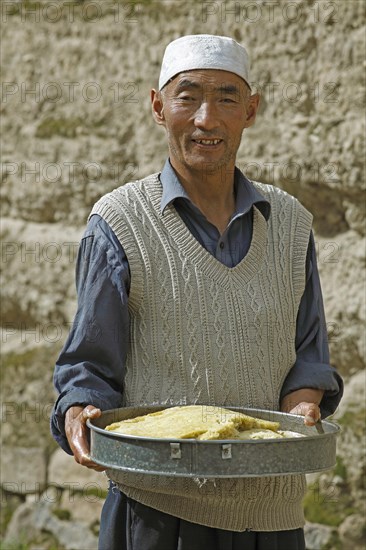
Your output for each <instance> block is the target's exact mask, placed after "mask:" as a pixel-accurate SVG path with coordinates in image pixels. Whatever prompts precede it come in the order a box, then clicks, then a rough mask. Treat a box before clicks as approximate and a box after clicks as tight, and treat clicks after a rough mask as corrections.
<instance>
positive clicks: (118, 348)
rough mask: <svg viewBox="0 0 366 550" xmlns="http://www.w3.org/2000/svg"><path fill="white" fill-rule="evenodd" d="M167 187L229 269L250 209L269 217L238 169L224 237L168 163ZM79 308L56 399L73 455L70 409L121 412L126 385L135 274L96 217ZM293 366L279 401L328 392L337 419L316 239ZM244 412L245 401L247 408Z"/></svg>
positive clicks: (246, 235)
mask: <svg viewBox="0 0 366 550" xmlns="http://www.w3.org/2000/svg"><path fill="white" fill-rule="evenodd" d="M160 180H161V183H162V187H163V194H162V199H161V211H162V213H163V215H164V209H165V208H166V206H167V205H168V204H171V203H174V207H175V208H176V210H177V212H178V213H179V215H180V216H181V218H182V219H183V221H184V222H185V224H186V225H187V227H188V228H189V230H190V231H191V233H192V234H193V235H194V237H195V238H196V239H197V240H198V241H199V242H200V243H201V245H202V246H203V247H205V248H206V249H207V250H208V251H209V252H210V253H211V254H212V255H213V256H215V258H217V259H218V260H219V261H220V262H222V263H224V264H225V265H226V266H228V267H234V266H235V265H237V264H238V263H239V262H240V261H241V260H242V259H243V258H244V256H245V255H246V253H247V251H248V249H249V246H250V242H251V238H252V228H253V221H252V214H253V205H256V207H257V208H258V209H259V210H260V211H261V213H262V214H263V216H264V217H265V218H266V219H268V218H269V216H270V215H271V207H270V203H269V202H268V201H267V200H266V199H265V198H264V197H263V196H262V195H261V194H260V193H259V192H258V191H257V190H256V189H255V188H254V186H253V185H252V184H251V182H250V181H249V180H248V179H247V178H246V177H245V176H244V175H243V174H242V173H241V172H240V171H239V170H238V169H236V171H235V179H234V185H235V197H236V208H235V213H234V215H233V216H232V218H231V220H230V222H229V224H228V226H227V228H226V229H225V231H224V232H223V233H222V234H221V235H220V233H219V231H218V229H217V228H216V227H215V226H214V225H212V224H211V223H210V222H209V221H208V220H207V219H206V217H205V216H204V215H203V214H202V212H201V211H200V210H199V209H198V208H197V207H196V206H195V205H194V204H193V203H192V202H191V200H190V199H189V197H188V195H187V193H186V191H185V190H184V188H183V186H182V185H181V183H180V182H179V180H178V178H177V176H176V174H175V172H174V170H173V168H172V167H171V165H170V162H169V160H167V162H166V163H165V166H164V168H163V170H162V172H161V174H160ZM76 287H77V293H78V309H77V313H76V316H75V320H74V324H73V327H72V329H71V331H70V334H69V336H68V338H67V341H66V343H65V345H64V348H63V350H62V352H61V354H60V357H59V359H58V361H57V363H56V369H55V374H54V382H55V386H56V388H57V390H58V391H59V394H60V395H59V397H58V399H57V401H56V404H55V407H54V410H53V414H52V418H51V430H52V434H53V436H54V438H55V439H56V441H57V442H58V443H59V444H60V445H61V446H62V448H63V449H64V450H65V451H67V452H69V453H70V448H69V446H68V443H67V440H66V437H65V432H64V415H65V413H66V411H67V409H68V408H69V407H71V406H73V405H88V404H91V405H94V406H96V407H99V408H101V409H104V410H105V409H111V408H116V407H120V406H121V396H122V392H123V385H122V381H123V378H124V367H125V361H126V355H127V350H128V345H129V341H128V339H129V311H128V293H129V287H130V272H129V266H128V261H127V258H126V255H125V252H124V250H123V248H122V246H121V243H120V242H119V240H118V239H117V237H116V236H115V234H114V233H113V231H112V230H111V228H110V227H109V225H108V224H107V223H106V222H105V221H104V220H103V219H102V218H100V217H99V216H97V215H94V216H92V217H91V219H90V221H89V223H88V226H87V228H86V231H85V234H84V236H83V238H82V241H81V244H80V248H79V254H78V259H77V265H76ZM295 347H296V362H295V364H294V365H293V367H292V369H291V370H290V372H289V374H288V376H287V378H286V380H285V382H284V384H283V387H282V391H281V399H282V398H283V397H284V396H285V395H287V394H288V393H290V392H293V391H295V390H298V389H301V388H318V389H322V390H324V391H325V393H324V397H323V399H322V402H321V405H320V408H321V413H322V417H326V416H329V415H330V414H332V413H333V412H334V411H335V409H336V408H337V406H338V403H339V401H340V399H341V396H342V393H343V383H342V379H341V377H340V376H339V375H338V373H337V372H336V370H335V369H334V368H333V367H331V366H330V365H329V350H328V342H327V331H326V322H325V317H324V308H323V301H322V293H321V288H320V281H319V274H318V269H317V264H316V255H315V246H314V238H313V234H311V236H310V240H309V247H308V252H307V259H306V286H305V290H304V294H303V296H302V299H301V302H300V306H299V311H298V316H297V323H296V340H295ZM243 406H245V403H243Z"/></svg>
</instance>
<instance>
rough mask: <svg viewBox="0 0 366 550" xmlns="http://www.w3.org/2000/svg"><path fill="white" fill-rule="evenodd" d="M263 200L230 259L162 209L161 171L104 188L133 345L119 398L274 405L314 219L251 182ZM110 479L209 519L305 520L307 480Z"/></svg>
mask: <svg viewBox="0 0 366 550" xmlns="http://www.w3.org/2000/svg"><path fill="white" fill-rule="evenodd" d="M253 184H254V185H255V187H256V188H257V189H258V190H259V191H260V193H262V195H263V196H264V197H266V198H267V199H268V200H269V201H270V203H271V215H270V218H269V220H268V222H267V221H266V220H265V218H264V217H263V216H262V214H261V213H260V211H259V210H258V209H257V208H256V207H254V215H253V235H252V241H251V245H250V248H249V251H248V253H247V255H246V256H245V258H244V259H243V260H242V261H241V262H240V263H239V264H238V265H236V266H235V267H233V268H228V267H226V266H225V265H223V264H221V263H220V262H219V261H218V260H216V259H215V258H214V257H213V256H212V255H211V254H209V252H207V251H206V250H205V249H204V248H203V247H202V246H201V245H200V244H199V242H198V241H197V240H196V239H195V238H194V237H193V235H192V234H191V233H190V231H189V230H188V228H187V227H186V226H185V224H184V222H183V221H182V219H181V218H180V216H179V214H178V213H177V212H176V210H175V208H174V206H173V205H170V206H168V207H167V208H166V209H165V210H164V212H163V213H161V211H160V201H161V196H162V186H161V183H160V180H159V177H158V174H153V175H151V176H148V177H147V178H144V179H143V180H140V181H137V182H134V183H130V184H126V185H124V186H122V187H120V188H118V189H116V190H115V191H113V192H112V193H109V194H107V195H105V196H104V197H103V198H102V199H101V200H100V201H99V202H98V203H97V204H96V205H95V206H94V208H93V211H92V214H94V213H96V214H99V215H100V216H101V217H102V218H104V219H105V220H106V221H107V222H108V224H109V225H110V227H111V228H112V229H113V231H114V232H115V234H116V236H117V237H118V239H119V240H120V242H121V244H122V246H123V248H124V250H125V252H126V255H127V259H128V262H129V267H130V271H131V288H130V294H129V311H130V350H129V353H128V356H127V361H126V373H125V379H124V394H123V402H124V405H125V406H134V405H136V406H138V405H155V404H159V405H160V404H163V405H164V404H167V405H180V404H207V405H224V406H228V407H230V406H245V407H256V408H265V409H274V410H277V409H278V408H279V396H280V391H281V387H282V384H283V382H284V379H285V378H286V375H287V374H288V372H289V370H290V369H291V367H292V365H293V364H294V362H295V359H296V353H295V345H294V342H295V333H296V317H297V312H298V307H299V303H300V299H301V296H302V293H303V291H304V286H305V261H306V252H307V247H308V242H309V235H310V230H311V221H312V217H311V215H310V214H309V212H307V210H305V208H303V207H302V206H301V205H300V203H299V202H298V201H297V200H296V199H295V198H294V197H291V196H290V195H288V194H287V193H285V192H284V191H282V190H280V189H277V188H275V187H272V186H270V185H264V184H261V183H258V182H253ZM107 474H108V475H109V477H110V478H111V479H112V480H113V481H115V482H116V483H117V485H118V486H119V488H120V489H121V490H122V491H123V492H124V493H125V494H127V495H128V496H130V497H131V498H133V499H135V500H137V501H139V502H141V503H143V504H145V505H147V506H150V507H152V508H155V509H158V510H161V511H163V512H166V513H168V514H172V515H174V516H177V517H180V518H183V519H186V520H188V521H191V522H195V523H201V524H203V525H208V526H210V527H217V528H221V529H229V530H233V531H243V530H245V529H252V530H255V531H277V530H284V529H296V528H298V527H301V526H303V524H304V517H303V510H302V505H301V501H302V498H303V495H304V491H305V478H304V476H299V475H296V476H276V477H261V478H232V479H223V478H220V479H214V480H212V479H210V480H202V479H191V478H175V477H165V476H156V475H144V474H133V473H123V472H118V471H116V470H108V471H107Z"/></svg>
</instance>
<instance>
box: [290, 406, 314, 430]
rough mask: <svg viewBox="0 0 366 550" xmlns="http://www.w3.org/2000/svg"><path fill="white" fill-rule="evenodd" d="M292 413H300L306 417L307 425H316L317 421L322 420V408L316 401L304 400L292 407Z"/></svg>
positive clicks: (305, 422)
mask: <svg viewBox="0 0 366 550" xmlns="http://www.w3.org/2000/svg"><path fill="white" fill-rule="evenodd" d="M289 412H290V414H299V415H301V416H303V417H304V424H305V425H306V426H314V425H315V423H316V422H317V421H318V420H320V418H321V414H320V408H319V406H318V405H317V404H316V403H306V402H302V403H299V404H298V405H296V407H294V408H293V409H291V410H290V411H289Z"/></svg>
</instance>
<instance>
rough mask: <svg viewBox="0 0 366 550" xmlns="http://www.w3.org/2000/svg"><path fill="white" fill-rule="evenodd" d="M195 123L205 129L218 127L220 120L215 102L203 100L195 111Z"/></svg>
mask: <svg viewBox="0 0 366 550" xmlns="http://www.w3.org/2000/svg"><path fill="white" fill-rule="evenodd" d="M194 123H195V126H196V127H197V128H203V129H205V130H213V129H214V128H217V126H218V124H219V121H218V117H217V110H216V106H215V104H214V102H212V101H202V103H201V105H200V106H199V108H198V109H197V111H196V113H195V117H194Z"/></svg>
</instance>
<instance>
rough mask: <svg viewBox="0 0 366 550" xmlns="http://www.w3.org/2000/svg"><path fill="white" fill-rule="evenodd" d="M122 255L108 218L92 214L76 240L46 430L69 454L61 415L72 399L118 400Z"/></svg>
mask: <svg viewBox="0 0 366 550" xmlns="http://www.w3.org/2000/svg"><path fill="white" fill-rule="evenodd" d="M129 284H130V273H129V268H128V262H127V258H126V255H125V253H124V251H123V248H122V246H121V244H120V243H119V241H118V239H117V238H116V236H115V235H114V233H113V231H112V230H111V229H110V227H109V226H108V224H107V223H106V222H105V221H104V220H103V219H102V218H100V217H99V216H96V215H94V216H92V217H91V219H90V221H89V223H88V226H87V228H86V231H85V233H84V236H83V238H82V240H81V243H80V247H79V252H78V258H77V264H76V287H77V293H78V307H77V312H76V315H75V319H74V323H73V325H72V328H71V330H70V333H69V336H68V338H67V341H66V343H65V345H64V347H63V350H62V351H61V354H60V356H59V358H58V360H57V362H56V368H55V373H54V384H55V387H56V389H57V390H58V392H59V396H58V399H57V401H56V403H55V406H54V409H53V412H52V416H51V432H52V435H53V437H54V438H55V440H56V441H57V443H58V444H59V445H60V446H61V447H62V448H63V449H64V450H65V451H66V452H68V453H69V454H71V450H70V447H69V445H68V442H67V439H66V436H65V427H64V418H65V413H66V411H67V409H68V408H70V407H71V406H73V405H88V404H91V405H94V406H95V407H98V408H100V409H103V410H106V409H112V408H117V407H120V406H121V399H122V391H123V375H124V366H125V359H126V354H127V349H128V338H129V313H128V291H129Z"/></svg>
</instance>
